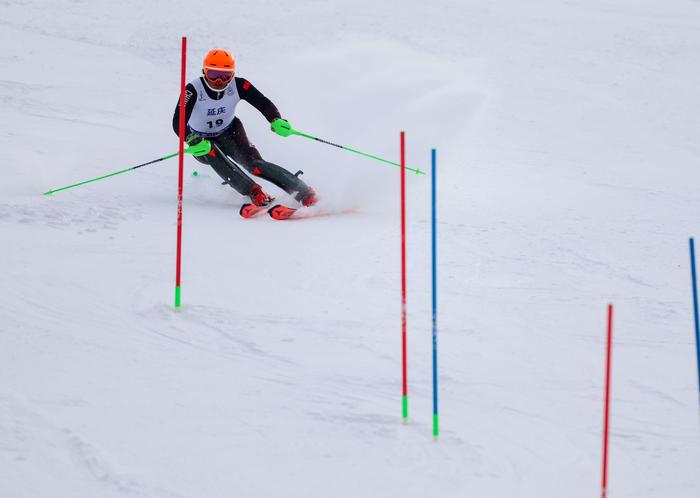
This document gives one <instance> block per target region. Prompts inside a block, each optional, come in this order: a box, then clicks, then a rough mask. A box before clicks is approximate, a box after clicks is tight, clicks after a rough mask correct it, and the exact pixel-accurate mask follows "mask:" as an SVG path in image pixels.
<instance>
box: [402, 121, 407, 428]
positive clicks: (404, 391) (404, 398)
mask: <svg viewBox="0 0 700 498" xmlns="http://www.w3.org/2000/svg"><path fill="white" fill-rule="evenodd" d="M407 356H408V355H407V352H406V134H405V132H403V131H402V132H401V370H402V396H401V416H402V417H403V421H404V422H407V421H408V365H407V359H408V358H407Z"/></svg>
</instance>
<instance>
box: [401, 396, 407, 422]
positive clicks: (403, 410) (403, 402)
mask: <svg viewBox="0 0 700 498" xmlns="http://www.w3.org/2000/svg"><path fill="white" fill-rule="evenodd" d="M401 416H402V417H403V421H404V422H408V396H401Z"/></svg>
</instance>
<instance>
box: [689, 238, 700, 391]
mask: <svg viewBox="0 0 700 498" xmlns="http://www.w3.org/2000/svg"><path fill="white" fill-rule="evenodd" d="M690 277H691V278H692V279H693V312H694V313H693V315H694V317H695V350H696V352H697V361H698V402H700V320H699V319H698V277H697V272H696V270H695V240H693V238H692V237H691V238H690Z"/></svg>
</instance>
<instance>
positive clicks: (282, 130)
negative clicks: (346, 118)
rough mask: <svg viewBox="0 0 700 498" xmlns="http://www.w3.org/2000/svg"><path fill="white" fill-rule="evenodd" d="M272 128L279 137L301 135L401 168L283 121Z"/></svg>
mask: <svg viewBox="0 0 700 498" xmlns="http://www.w3.org/2000/svg"><path fill="white" fill-rule="evenodd" d="M272 126H273V131H275V132H276V133H278V134H279V135H281V136H283V137H288V136H289V135H299V136H300V137H304V138H308V139H311V140H315V141H317V142H321V143H324V144H327V145H332V146H333V147H338V148H339V149H343V150H347V151H348V152H354V153H355V154H359V155H361V156H364V157H369V158H370V159H374V160H375V161H381V162H383V163H386V164H391V165H392V166H396V167H398V168H400V167H401V164H399V163H395V162H394V161H389V160H388V159H384V158H382V157H379V156H375V155H372V154H367V153H366V152H362V151H359V150H356V149H353V148H351V147H346V146H345V145H338V144H334V143H333V142H329V141H328V140H323V139H322V138H318V137H314V136H313V135H309V134H308V133H302V132H300V131H298V130H295V129H294V128H292V127H291V126H290V125H289V123H287V122H286V121H284V120H281V119H280V120H278V121H275V122H273V125H272ZM406 171H412V172H413V173H415V174H417V175H424V174H425V171H422V170H420V169H416V168H409V167H408V166H407V167H406Z"/></svg>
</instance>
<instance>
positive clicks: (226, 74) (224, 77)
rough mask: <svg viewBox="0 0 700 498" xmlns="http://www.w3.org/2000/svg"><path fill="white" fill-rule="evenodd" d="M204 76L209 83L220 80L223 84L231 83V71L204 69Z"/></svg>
mask: <svg viewBox="0 0 700 498" xmlns="http://www.w3.org/2000/svg"><path fill="white" fill-rule="evenodd" d="M204 76H206V78H207V79H208V80H209V81H215V80H221V81H223V82H227V81H231V78H233V71H222V70H221V69H206V68H205V69H204Z"/></svg>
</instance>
